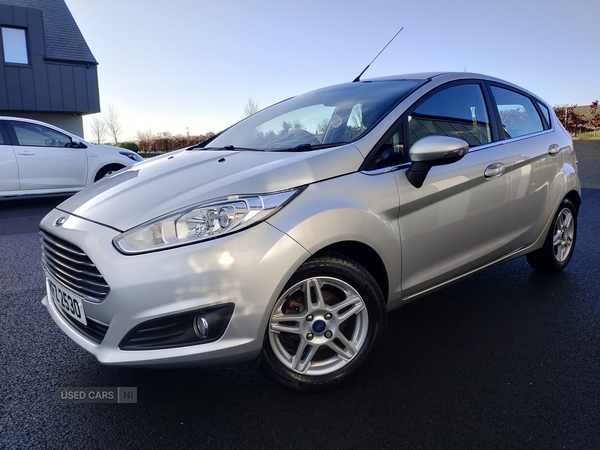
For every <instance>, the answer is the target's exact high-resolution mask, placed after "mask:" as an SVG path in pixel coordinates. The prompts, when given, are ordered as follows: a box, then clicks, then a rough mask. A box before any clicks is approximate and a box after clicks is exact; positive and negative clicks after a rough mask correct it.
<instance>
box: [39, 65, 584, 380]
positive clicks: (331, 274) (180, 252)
mask: <svg viewBox="0 0 600 450" xmlns="http://www.w3.org/2000/svg"><path fill="white" fill-rule="evenodd" d="M580 203H581V187H580V182H579V179H578V175H577V162H576V157H575V153H574V150H573V144H572V141H571V139H570V136H569V134H568V133H567V132H566V131H565V130H564V129H563V127H562V126H561V124H560V123H559V121H558V120H557V119H556V117H555V115H554V113H553V111H552V109H551V108H550V107H549V106H548V105H547V104H546V103H544V102H543V101H542V100H540V99H539V98H538V97H536V96H535V95H533V94H531V93H530V92H528V91H525V90H523V89H521V88H519V87H517V86H515V85H513V84H510V83H507V82H504V81H501V80H498V79H495V78H491V77H487V76H482V75H476V74H468V73H435V74H434V73H428V74H415V75H403V76H397V77H388V78H379V79H372V80H368V81H355V82H352V83H346V84H340V85H337V86H332V87H327V88H324V89H319V90H316V91H313V92H309V93H307V94H304V95H300V96H298V97H295V98H292V99H289V100H286V101H284V102H281V103H278V104H276V105H274V106H272V107H270V108H267V109H265V110H263V111H261V112H259V113H257V114H255V115H253V116H250V117H249V118H247V119H245V120H243V121H241V122H240V123H238V124H236V125H234V126H232V127H231V128H229V129H227V130H225V131H224V132H222V133H220V134H218V135H217V136H215V137H214V138H212V139H211V140H209V141H205V142H203V143H201V144H199V145H197V146H195V147H191V148H188V149H185V150H180V151H176V152H173V153H169V154H165V155H164V156H162V157H157V158H153V159H151V160H148V161H145V162H142V163H138V164H135V165H133V166H132V167H130V168H128V169H125V170H123V171H120V172H119V173H117V174H115V175H113V176H109V177H107V178H105V179H103V180H101V181H99V182H98V183H95V184H93V185H92V186H90V187H88V188H86V189H84V190H83V191H81V192H79V193H78V194H76V195H75V196H73V197H71V198H70V199H68V200H66V201H65V202H64V203H62V204H61V205H59V206H58V207H57V208H56V209H55V210H54V211H52V212H51V213H50V214H48V215H47V216H46V217H45V218H44V219H43V220H42V222H41V231H40V233H41V239H42V247H43V267H44V272H45V275H46V286H47V296H46V297H45V298H44V299H43V300H42V302H43V304H44V305H45V306H46V307H47V309H48V311H49V312H50V314H51V316H52V318H53V319H54V321H55V322H56V323H57V325H58V326H59V327H60V328H61V329H62V330H63V331H64V333H66V334H67V335H68V336H69V337H70V338H71V339H72V340H74V341H75V342H76V343H77V344H79V345H80V346H81V347H83V348H84V349H85V350H87V351H89V352H90V353H92V354H93V355H94V356H95V357H96V358H97V359H98V361H100V362H101V363H102V364H109V365H120V366H146V367H148V366H150V367H152V366H154V367H156V366H163V367H164V366H184V365H205V366H207V365H230V364H246V363H250V364H253V363H257V362H260V363H261V366H262V367H263V368H264V369H265V370H266V371H267V372H269V373H270V374H271V375H272V376H273V377H274V378H275V379H277V380H278V381H280V382H282V383H283V384H285V385H287V386H289V387H291V388H294V389H298V390H305V391H308V390H322V389H328V388H332V387H335V386H339V385H341V384H343V383H345V382H348V381H349V380H351V379H353V378H354V377H355V376H357V375H358V374H359V373H360V372H361V371H363V370H364V369H365V367H366V366H367V365H368V364H369V362H370V361H371V360H372V359H373V357H374V355H375V352H376V350H377V348H378V346H379V344H380V342H381V339H382V336H383V334H384V331H385V329H386V314H387V312H388V311H390V310H393V309H395V308H398V307H400V306H402V305H404V304H406V303H407V302H409V301H410V300H413V299H416V298H418V297H421V296H424V295H426V294H428V293H430V292H432V291H434V290H436V289H439V288H442V287H444V286H446V285H448V284H449V283H452V282H455V281H457V280H460V279H462V278H464V277H467V276H469V275H472V274H474V273H476V272H478V271H480V270H483V269H485V268H488V267H490V266H493V265H495V264H498V263H501V262H504V261H508V260H510V259H513V258H517V257H520V256H526V258H527V261H528V262H529V263H530V265H531V266H532V267H533V268H534V269H536V270H540V271H544V272H558V271H560V270H562V269H564V268H565V267H566V266H567V264H568V263H569V260H570V259H571V256H572V255H573V251H574V248H575V237H576V230H577V213H578V209H579V206H580Z"/></svg>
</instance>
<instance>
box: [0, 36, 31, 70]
mask: <svg viewBox="0 0 600 450" xmlns="http://www.w3.org/2000/svg"><path fill="white" fill-rule="evenodd" d="M2 46H3V47H4V62H7V63H16V64H29V58H28V57H27V38H26V36H25V30H23V29H21V28H10V27H2Z"/></svg>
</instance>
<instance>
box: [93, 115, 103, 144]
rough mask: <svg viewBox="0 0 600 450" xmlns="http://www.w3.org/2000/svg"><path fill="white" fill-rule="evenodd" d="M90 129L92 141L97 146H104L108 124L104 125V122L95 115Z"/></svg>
mask: <svg viewBox="0 0 600 450" xmlns="http://www.w3.org/2000/svg"><path fill="white" fill-rule="evenodd" d="M90 128H91V129H92V139H93V140H94V141H95V142H96V144H102V142H104V136H105V135H106V124H105V123H104V120H102V118H100V117H98V116H97V115H95V116H94V117H92V124H91V125H90Z"/></svg>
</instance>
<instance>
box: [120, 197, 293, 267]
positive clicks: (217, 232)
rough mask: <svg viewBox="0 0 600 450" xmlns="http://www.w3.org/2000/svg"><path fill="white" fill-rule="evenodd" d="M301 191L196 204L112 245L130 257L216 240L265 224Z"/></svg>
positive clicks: (141, 227) (136, 231)
mask: <svg viewBox="0 0 600 450" xmlns="http://www.w3.org/2000/svg"><path fill="white" fill-rule="evenodd" d="M302 189H303V188H296V189H291V190H289V191H283V192H275V193H272V194H260V195H236V196H230V197H227V198H224V199H217V200H212V201H208V202H205V203H200V204H198V205H194V206H191V207H187V208H184V209H180V210H178V211H175V212H172V213H169V214H167V215H165V216H162V217H158V218H156V219H153V220H151V221H149V222H146V223H143V224H142V225H139V226H137V227H135V228H132V229H130V230H128V231H125V232H124V233H122V234H120V235H119V236H117V237H116V238H114V239H113V243H114V245H115V247H117V249H118V250H119V251H120V252H122V253H125V254H127V255H132V254H136V253H145V252H151V251H155V250H163V249H166V248H171V247H177V246H180V245H186V244H191V243H195V242H200V241H205V240H208V239H214V238H218V237H221V236H224V235H226V234H229V233H231V232H234V231H239V230H241V229H244V228H247V227H249V226H251V225H254V224H256V223H258V222H260V221H262V220H265V219H266V218H267V217H269V216H270V215H271V214H273V213H275V211H277V210H278V209H279V208H281V207H282V206H284V205H285V204H286V203H287V202H289V201H290V200H291V199H292V198H293V197H294V196H296V195H297V194H299V193H300V192H301V191H302Z"/></svg>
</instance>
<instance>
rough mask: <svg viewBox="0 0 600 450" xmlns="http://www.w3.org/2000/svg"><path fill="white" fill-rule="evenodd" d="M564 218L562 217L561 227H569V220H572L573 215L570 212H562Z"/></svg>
mask: <svg viewBox="0 0 600 450" xmlns="http://www.w3.org/2000/svg"><path fill="white" fill-rule="evenodd" d="M564 216H565V217H564V219H563V227H564V229H565V230H566V229H567V228H569V226H570V225H571V221H572V220H573V216H572V215H571V214H567V213H565V214H564Z"/></svg>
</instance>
